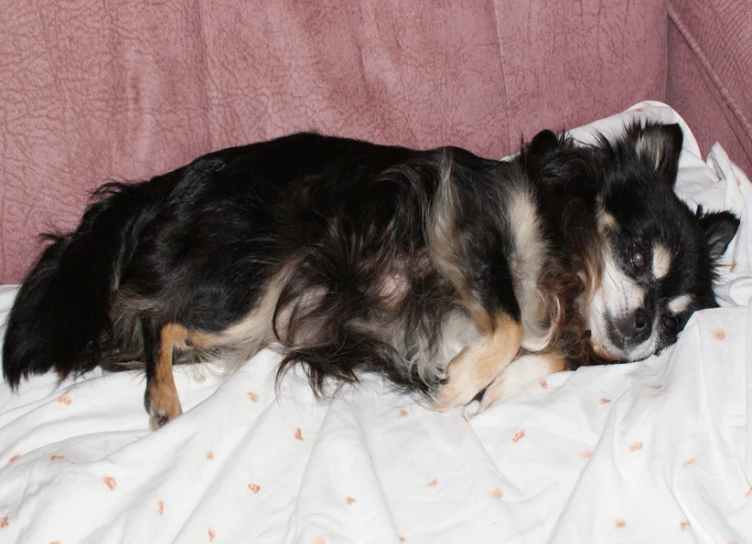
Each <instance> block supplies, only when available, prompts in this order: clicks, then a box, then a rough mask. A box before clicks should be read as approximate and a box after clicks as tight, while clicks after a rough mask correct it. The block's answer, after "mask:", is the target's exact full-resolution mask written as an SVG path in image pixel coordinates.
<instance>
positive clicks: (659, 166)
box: [628, 123, 684, 189]
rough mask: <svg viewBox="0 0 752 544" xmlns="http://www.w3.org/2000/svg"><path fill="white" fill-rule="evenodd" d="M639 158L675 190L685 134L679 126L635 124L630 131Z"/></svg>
mask: <svg viewBox="0 0 752 544" xmlns="http://www.w3.org/2000/svg"><path fill="white" fill-rule="evenodd" d="M628 132H629V135H630V137H631V139H632V141H633V144H634V149H635V153H637V157H638V158H639V159H640V160H641V161H643V162H645V163H647V164H648V165H649V166H650V167H651V168H655V170H656V171H657V172H658V173H660V174H661V177H663V180H664V181H665V182H666V183H667V184H668V186H669V187H671V188H672V189H673V187H674V184H675V183H676V173H677V171H678V169H679V155H680V153H681V150H682V143H683V142H684V134H683V133H682V130H681V127H680V126H679V125H678V124H673V125H659V124H655V123H648V124H646V125H645V127H641V126H640V125H639V124H634V125H632V126H631V127H630V128H629V129H628Z"/></svg>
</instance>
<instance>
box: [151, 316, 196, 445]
mask: <svg viewBox="0 0 752 544" xmlns="http://www.w3.org/2000/svg"><path fill="white" fill-rule="evenodd" d="M159 337H160V343H159V358H158V359H157V360H156V361H155V368H154V376H153V377H152V379H151V380H149V383H148V385H147V388H148V393H149V413H150V415H151V418H150V420H149V427H150V428H151V430H152V431H156V430H157V429H159V428H160V427H161V426H163V425H164V424H166V423H168V422H170V421H172V420H173V419H175V418H176V417H178V416H179V415H180V414H182V413H183V408H182V406H181V405H180V398H179V397H178V390H177V387H175V378H174V376H173V374H172V352H173V349H174V348H175V347H176V346H177V347H180V346H183V347H184V346H185V341H186V340H187V339H188V337H189V332H188V330H187V329H186V328H185V327H183V326H182V325H176V324H174V323H170V324H168V325H165V326H164V327H162V330H161V331H160V334H159Z"/></svg>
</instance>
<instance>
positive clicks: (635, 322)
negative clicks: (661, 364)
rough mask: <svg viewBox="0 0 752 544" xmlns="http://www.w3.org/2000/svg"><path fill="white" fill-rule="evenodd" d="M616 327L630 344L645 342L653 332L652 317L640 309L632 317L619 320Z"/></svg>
mask: <svg viewBox="0 0 752 544" xmlns="http://www.w3.org/2000/svg"><path fill="white" fill-rule="evenodd" d="M615 325H616V330H618V331H619V334H621V335H622V337H623V338H624V340H626V341H629V342H643V341H645V340H647V339H648V337H649V336H650V333H651V332H652V326H651V323H650V316H649V315H648V312H647V311H646V310H645V309H644V308H638V309H637V310H635V311H634V313H633V314H632V315H630V316H627V317H624V318H622V319H617V320H616V323H615Z"/></svg>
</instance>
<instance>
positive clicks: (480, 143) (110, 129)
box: [0, 0, 667, 282]
mask: <svg viewBox="0 0 752 544" xmlns="http://www.w3.org/2000/svg"><path fill="white" fill-rule="evenodd" d="M9 3H10V4H12V5H11V6H8V4H9ZM5 4H6V9H4V10H3V11H4V13H3V18H2V20H0V90H1V92H0V133H1V134H2V137H0V206H2V207H1V208H0V282H15V281H19V280H20V279H21V278H22V275H23V273H24V271H25V270H26V269H27V267H28V266H29V265H30V263H31V262H32V260H33V258H34V257H35V255H36V254H37V253H38V251H39V249H40V244H39V242H38V240H37V238H36V235H37V234H38V233H39V232H42V231H48V230H50V229H52V228H58V229H62V230H68V229H71V228H73V227H74V226H75V224H76V222H77V220H78V218H79V217H80V214H81V212H82V211H83V208H84V206H85V202H86V197H87V193H88V192H89V191H91V190H92V189H93V188H95V187H96V186H97V185H98V184H100V183H101V182H103V181H105V180H111V179H115V180H136V179H143V178H148V177H150V176H152V175H155V174H158V173H162V172H165V171H167V170H169V169H172V168H175V167H177V166H179V165H181V164H183V163H185V162H187V161H189V160H190V159H192V158H194V157H195V156H197V155H199V154H201V153H205V152H208V151H210V150H214V149H217V148H220V147H224V146H229V145H233V144H241V143H247V142H251V141H257V140H261V139H266V138H271V137H274V136H279V135H282V134H285V133H289V132H292V131H296V130H309V129H315V130H318V131H322V132H324V133H330V134H337V135H345V136H353V137H360V138H368V139H371V140H375V141H377V142H381V143H395V144H405V145H411V146H418V147H432V146H438V145H442V144H453V145H460V146H464V147H468V148H470V149H471V150H472V151H474V152H476V153H479V154H483V155H486V156H490V157H500V156H503V155H505V154H507V153H509V152H510V151H512V150H513V149H515V148H516V147H517V145H518V143H519V141H520V138H521V137H522V136H523V135H524V136H526V137H530V136H531V135H533V134H534V133H535V132H536V131H537V130H539V129H541V128H544V127H550V128H553V129H559V128H564V127H571V126H576V125H580V124H584V123H587V122H589V121H591V120H594V119H596V118H599V117H603V116H605V115H609V114H612V113H615V112H617V111H619V110H622V109H624V108H626V107H629V106H630V105H632V104H634V103H636V102H638V101H640V100H643V99H657V100H662V99H664V97H665V84H666V71H667V69H666V62H667V61H666V32H667V30H666V28H667V25H666V3H665V1H664V0H659V1H655V0H629V1H626V0H625V1H618V2H603V1H602V0H580V1H578V2H570V1H568V0H531V1H530V2H520V1H518V0H496V1H481V0H462V1H445V0H423V1H415V2H403V1H401V0H362V1H359V2H347V3H345V2H337V1H331V0H326V1H317V2H301V1H291V0H284V1H283V0H269V1H266V2H218V1H211V0H195V1H193V2H178V1H167V2H147V1H142V0H131V1H126V2H98V1H93V0H70V1H68V2H65V3H60V2H57V1H55V0H39V1H37V2H33V3H27V2H24V1H23V0H9V2H6V3H5Z"/></svg>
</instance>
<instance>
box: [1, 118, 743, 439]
mask: <svg viewBox="0 0 752 544" xmlns="http://www.w3.org/2000/svg"><path fill="white" fill-rule="evenodd" d="M681 147H682V132H681V129H680V127H679V126H678V125H660V124H654V123H646V124H644V126H643V125H642V124H640V123H633V124H631V125H628V126H625V127H624V131H623V133H621V134H618V135H616V136H614V137H610V138H607V137H605V136H603V135H600V136H599V137H598V138H597V140H596V142H595V143H594V144H590V145H580V144H575V142H574V141H573V140H572V139H571V138H569V137H568V136H566V135H565V134H559V135H557V134H555V133H553V132H551V131H547V130H546V131H542V132H540V133H539V134H537V135H536V136H535V137H534V138H533V140H532V141H531V142H530V143H528V144H523V145H522V148H521V151H520V153H519V154H517V155H516V156H515V157H513V158H512V159H510V160H507V161H497V160H488V159H484V158H480V157H478V156H476V155H474V154H472V153H470V152H469V151H466V150H463V149H460V148H456V147H443V148H438V149H432V150H414V149H407V148H404V147H395V146H383V145H376V144H372V143H367V142H363V141H357V140H352V139H345V138H336V137H327V136H321V135H318V134H314V133H299V134H293V135H290V136H285V137H281V138H278V139H274V140H270V141H266V142H261V143H255V144H250V145H247V146H244V147H236V148H230V149H224V150H220V151H217V152H214V153H210V154H207V155H204V156H202V157H200V158H198V159H196V160H195V161H193V162H192V163H190V164H189V165H187V166H184V167H182V168H179V169H177V170H175V171H173V172H170V173H167V174H164V175H160V176H157V177H154V178H152V179H151V180H148V181H144V182H140V183H134V184H119V183H109V184H105V185H103V186H102V187H101V188H100V189H98V190H97V191H96V192H95V194H94V198H93V202H92V203H91V204H90V206H89V207H88V209H87V210H86V211H85V213H84V215H83V218H82V220H81V222H80V224H79V226H78V227H77V229H76V230H75V231H74V232H72V233H69V234H64V235H48V239H49V240H50V242H51V243H50V244H49V245H48V246H47V247H46V249H44V251H43V252H42V254H41V256H40V258H39V260H38V261H37V263H36V264H35V266H34V267H33V268H32V269H31V271H30V273H29V274H28V276H27V277H26V279H25V280H24V282H23V284H22V285H21V287H20V290H19V292H18V295H17V298H16V300H15V303H14V305H13V307H12V309H11V312H10V316H9V320H8V326H7V331H6V336H5V342H4V346H3V374H4V377H5V379H6V380H7V382H8V383H9V384H10V385H11V387H13V388H16V387H18V385H19V383H20V381H21V379H22V378H23V377H28V376H29V375H30V374H36V373H44V372H47V371H49V370H53V369H54V370H56V371H57V373H58V375H59V376H61V377H65V376H68V375H69V374H80V373H83V372H86V371H89V370H91V369H93V368H95V367H96V366H101V367H102V368H103V369H105V370H108V371H117V370H123V369H132V368H134V367H139V368H142V369H145V373H146V391H145V406H146V410H147V413H148V414H149V416H150V427H151V429H152V430H156V429H158V428H159V427H161V426H162V425H164V424H166V423H167V422H169V421H171V420H172V419H174V418H175V417H177V416H179V415H180V414H181V413H182V408H181V405H180V400H179V398H178V393H177V390H176V387H175V382H174V379H173V374H172V371H173V364H178V363H195V362H203V361H207V360H212V359H221V360H223V361H227V362H232V361H236V362H243V361H246V360H247V359H248V358H250V357H251V356H252V355H253V354H255V353H256V352H257V351H259V350H260V349H262V348H265V347H272V348H274V349H277V350H278V351H280V353H281V354H282V355H283V359H282V362H281V364H280V367H279V372H278V378H279V377H281V376H282V375H283V374H284V372H285V371H286V370H287V369H288V368H289V367H290V366H291V365H293V364H295V363H303V364H304V367H305V368H306V370H307V372H308V377H309V380H310V382H311V385H312V387H313V388H314V391H316V392H317V394H324V391H325V389H326V387H325V385H326V383H328V380H329V379H331V378H334V379H338V380H346V381H351V382H352V381H357V377H358V375H359V374H360V373H361V372H373V373H377V374H380V375H382V376H383V377H384V378H386V379H387V380H388V381H389V382H391V384H393V385H394V386H395V388H398V389H401V390H404V391H407V392H417V393H419V394H420V396H421V397H422V398H425V399H427V400H428V403H429V404H430V406H432V407H433V408H436V409H439V410H445V409H448V408H451V407H455V406H460V405H465V404H467V403H469V402H470V401H472V400H473V399H475V398H476V397H479V396H480V395H482V394H483V392H484V391H486V395H487V399H486V403H487V404H489V405H490V404H493V402H495V401H496V400H498V399H499V398H500V397H501V396H503V394H504V393H503V391H502V389H504V387H503V384H501V385H499V383H498V382H494V380H496V379H497V377H500V376H501V377H503V376H505V375H506V373H504V374H503V371H504V370H505V369H506V368H507V367H508V365H510V363H511V362H512V361H514V360H515V359H517V358H518V357H519V358H520V359H519V360H518V361H517V362H521V361H524V360H526V357H528V358H529V357H530V356H531V354H533V355H532V356H534V357H538V358H537V359H535V365H533V366H535V367H536V369H535V371H534V372H538V373H541V372H542V373H544V374H545V373H551V372H554V371H557V370H561V369H564V368H576V367H577V366H580V365H583V364H598V363H608V362H623V361H636V360H641V359H644V358H646V357H648V356H650V355H652V354H654V353H657V352H659V351H660V350H662V349H664V348H665V347H666V346H668V345H670V344H672V343H674V342H675V340H676V338H677V335H678V334H679V332H680V331H681V330H682V328H683V327H684V325H685V323H686V322H687V319H688V318H689V317H690V315H691V314H692V313H693V312H694V311H697V310H701V309H704V308H711V307H714V306H716V305H717V304H716V300H715V298H714V295H713V280H714V278H715V273H716V272H715V267H716V264H717V262H718V260H719V259H720V258H721V256H722V255H723V253H724V251H725V250H726V248H727V246H728V244H729V243H730V241H731V240H732V238H733V237H734V235H735V233H736V230H737V228H738V226H739V220H738V219H737V218H736V217H735V216H734V215H733V214H731V213H729V212H726V211H720V212H713V213H706V212H704V211H703V210H701V209H699V210H697V211H692V210H690V208H689V207H688V206H687V205H686V204H684V203H683V202H682V201H680V200H679V199H678V198H677V197H676V196H675V194H674V192H673V186H674V183H675V180H676V176H677V168H678V160H679V153H680V151H681ZM513 366H514V365H513ZM517 366H519V365H517ZM523 374H524V371H523ZM492 383H494V384H496V385H497V386H496V387H494V386H492V387H490V388H489V385H491V384H492Z"/></svg>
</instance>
